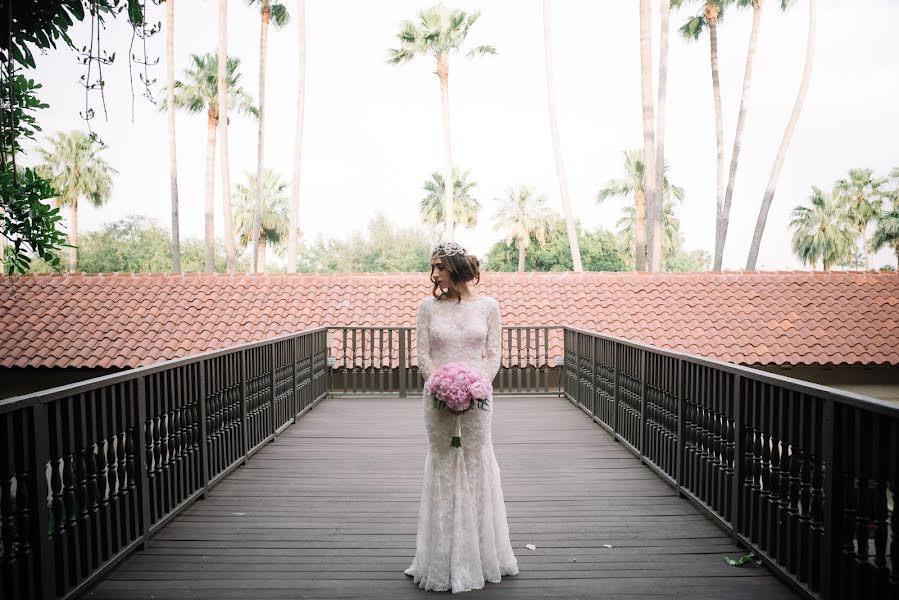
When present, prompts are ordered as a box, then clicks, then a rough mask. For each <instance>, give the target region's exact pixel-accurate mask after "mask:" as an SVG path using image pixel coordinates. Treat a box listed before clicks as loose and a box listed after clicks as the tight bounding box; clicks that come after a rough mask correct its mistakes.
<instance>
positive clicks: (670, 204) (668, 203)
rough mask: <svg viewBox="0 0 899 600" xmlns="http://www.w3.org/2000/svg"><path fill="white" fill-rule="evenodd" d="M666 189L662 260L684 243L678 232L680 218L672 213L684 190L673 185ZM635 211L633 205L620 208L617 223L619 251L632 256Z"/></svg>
mask: <svg viewBox="0 0 899 600" xmlns="http://www.w3.org/2000/svg"><path fill="white" fill-rule="evenodd" d="M667 191H668V193H667V194H666V195H665V202H664V205H663V209H662V235H661V236H660V242H661V244H660V245H661V248H660V251H661V256H662V259H663V262H664V260H665V259H667V258H669V257H671V256H674V255H675V254H677V252H678V250H680V249H681V247H682V246H683V243H684V240H683V236H682V235H681V232H680V219H678V218H677V216H676V215H675V214H674V209H675V206H676V204H677V203H678V202H680V201H681V200H682V199H683V196H684V190H683V189H682V188H679V187H676V186H675V187H669V188H667ZM636 212H637V211H636V209H635V208H634V207H633V206H625V207H624V208H622V210H621V213H622V214H621V218H620V219H618V223H617V225H618V240H619V244H620V247H621V252H622V253H623V254H625V255H628V256H633V253H634V246H635V243H634V242H635V233H634V232H635V229H636V228H635V222H636ZM635 258H636V257H635Z"/></svg>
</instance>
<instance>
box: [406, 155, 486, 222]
mask: <svg viewBox="0 0 899 600" xmlns="http://www.w3.org/2000/svg"><path fill="white" fill-rule="evenodd" d="M470 173H471V170H470V169H467V170H465V171H462V172H461V173H460V172H459V171H458V170H457V169H456V168H455V167H453V189H454V190H455V193H454V194H453V195H454V196H455V197H454V199H453V200H454V202H455V204H456V218H455V219H454V221H453V226H454V227H455V226H456V225H462V226H464V227H476V226H477V224H478V213H479V212H480V210H481V203H480V202H478V201H477V200H475V199H474V198H473V197H472V196H471V188H473V187H474V186H476V185H477V182H474V181H469V180H468V175H469V174H470ZM422 187H423V189H424V190H425V192H427V194H426V195H425V197H424V198H422V199H421V202H420V203H419V210H420V211H421V220H422V222H423V223H424V224H425V225H432V226H436V225H437V224H438V223H440V222H443V223H444V224H445V223H446V213H445V212H444V210H443V207H444V204H443V203H444V200H445V199H446V191H445V188H444V184H443V175H441V174H440V172H439V171H434V172H433V173H432V174H431V178H430V179H428V180H427V181H425V183H424V186H422Z"/></svg>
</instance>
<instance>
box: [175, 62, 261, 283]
mask: <svg viewBox="0 0 899 600" xmlns="http://www.w3.org/2000/svg"><path fill="white" fill-rule="evenodd" d="M191 60H192V61H193V66H192V67H191V68H190V69H188V70H186V71H185V72H184V81H183V82H182V81H176V82H175V89H176V93H175V98H174V105H175V107H176V108H181V109H184V110H186V111H188V112H193V113H197V112H200V111H202V110H205V111H206V193H205V198H206V271H208V272H210V273H211V272H212V271H213V270H214V269H215V227H214V223H215V221H214V216H213V192H214V185H215V182H214V175H215V144H216V131H217V128H218V123H219V118H220V113H219V101H218V77H219V75H218V57H217V56H216V55H214V54H211V53H207V54H203V55H201V56H200V55H196V54H192V55H191ZM239 67H240V59H239V58H229V59H228V64H227V69H228V90H229V93H230V94H231V105H232V106H233V107H234V108H236V109H237V110H239V111H241V112H244V113H247V114H255V112H256V109H255V108H254V107H253V104H252V101H251V99H250V96H249V94H247V92H246V91H245V90H244V89H243V88H241V87H240V86H239V83H240V73H239V71H238V68H239Z"/></svg>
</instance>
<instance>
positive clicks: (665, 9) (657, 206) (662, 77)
mask: <svg viewBox="0 0 899 600" xmlns="http://www.w3.org/2000/svg"><path fill="white" fill-rule="evenodd" d="M661 17H662V18H661V21H662V23H661V34H660V39H659V107H658V108H659V110H658V113H657V114H656V188H655V191H656V202H655V203H654V204H653V206H652V212H651V214H650V216H649V222H650V226H649V256H650V261H649V263H650V264H649V269H650V270H651V271H654V272H658V271H661V270H662V210H663V208H662V207H663V206H664V204H665V185H664V181H665V109H666V103H667V100H666V95H667V91H668V28H669V21H670V17H671V0H662V15H661Z"/></svg>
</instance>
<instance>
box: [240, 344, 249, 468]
mask: <svg viewBox="0 0 899 600" xmlns="http://www.w3.org/2000/svg"><path fill="white" fill-rule="evenodd" d="M239 370H240V436H239V437H240V447H241V453H242V455H243V464H247V461H248V460H249V454H250V449H249V443H250V436H249V435H247V351H246V350H241V351H240V369H239Z"/></svg>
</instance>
